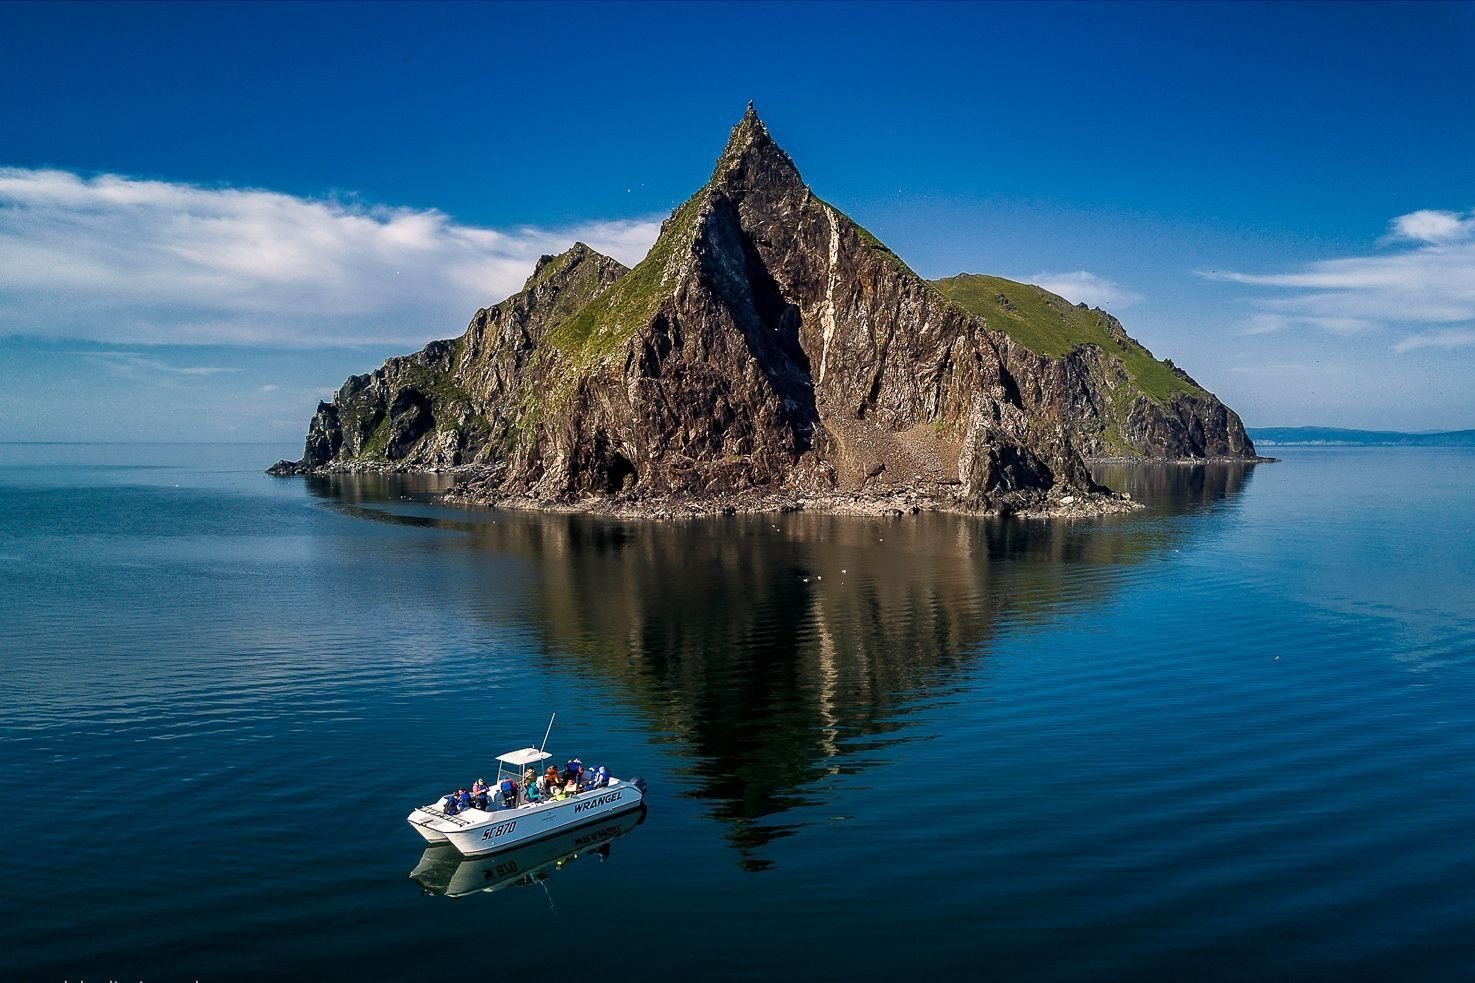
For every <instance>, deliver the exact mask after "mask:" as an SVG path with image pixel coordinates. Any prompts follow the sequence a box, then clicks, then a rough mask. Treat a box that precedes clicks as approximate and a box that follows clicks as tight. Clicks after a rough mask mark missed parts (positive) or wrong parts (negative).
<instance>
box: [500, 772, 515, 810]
mask: <svg viewBox="0 0 1475 983" xmlns="http://www.w3.org/2000/svg"><path fill="white" fill-rule="evenodd" d="M501 788H502V805H503V807H504V808H507V809H513V808H516V807H517V782H515V781H513V780H512V779H510V778H504V779H502V786H501Z"/></svg>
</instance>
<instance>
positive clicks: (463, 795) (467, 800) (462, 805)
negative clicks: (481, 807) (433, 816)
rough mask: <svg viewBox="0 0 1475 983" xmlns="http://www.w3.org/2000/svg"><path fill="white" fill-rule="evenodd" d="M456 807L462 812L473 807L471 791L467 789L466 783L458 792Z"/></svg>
mask: <svg viewBox="0 0 1475 983" xmlns="http://www.w3.org/2000/svg"><path fill="white" fill-rule="evenodd" d="M456 807H457V809H459V810H460V811H462V812H464V811H466V810H467V809H470V808H471V793H470V792H468V791H466V786H465V785H462V786H461V788H460V789H459V790H457V792H456Z"/></svg>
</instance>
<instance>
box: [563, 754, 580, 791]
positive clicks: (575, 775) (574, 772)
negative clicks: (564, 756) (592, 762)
mask: <svg viewBox="0 0 1475 983" xmlns="http://www.w3.org/2000/svg"><path fill="white" fill-rule="evenodd" d="M583 780H584V762H582V761H580V760H579V759H578V758H570V759H569V762H568V764H566V765H564V767H563V782H564V784H565V785H572V786H573V787H574V791H575V792H577V791H578V790H579V786H580V785H582V784H583Z"/></svg>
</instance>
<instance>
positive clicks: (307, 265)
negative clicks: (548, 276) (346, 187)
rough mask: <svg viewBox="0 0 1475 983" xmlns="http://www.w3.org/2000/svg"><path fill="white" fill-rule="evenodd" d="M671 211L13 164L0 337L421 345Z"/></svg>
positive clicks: (643, 245) (634, 236) (628, 250)
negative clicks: (578, 215)
mask: <svg viewBox="0 0 1475 983" xmlns="http://www.w3.org/2000/svg"><path fill="white" fill-rule="evenodd" d="M659 227H660V221H659V219H658V218H641V219H632V220H622V221H607V222H592V223H586V224H583V225H578V226H572V227H569V228H565V229H544V228H535V227H530V226H529V227H519V228H513V229H507V230H498V229H489V228H479V227H475V226H468V225H461V224H459V223H457V222H455V221H454V220H452V219H451V218H450V217H449V216H447V215H445V214H444V213H442V212H439V211H435V210H429V211H425V210H414V209H407V208H391V207H384V206H364V205H360V204H357V203H353V202H345V201H337V200H319V199H307V198H297V197H293V196H291V195H286V194H280V193H277V192H272V191H262V190H254V189H234V188H204V187H197V186H194V185H187V184H174V183H168V182H163V181H143V180H135V179H131V178H127V177H119V176H116V175H102V176H99V177H94V178H85V177H82V176H79V175H77V174H73V173H70V172H67V171H54V170H29V169H21V168H0V333H4V334H8V335H22V334H24V335H34V336H37V337H42V338H77V339H88V340H95V341H103V342H110V343H114V344H171V343H172V344H180V343H185V344H237V345H240V344H245V345H273V346H313V347H316V346H327V345H349V344H372V343H393V344H419V343H421V342H423V341H425V340H426V339H428V338H432V337H443V336H448V335H452V334H455V333H458V332H459V331H460V330H461V328H462V327H463V326H464V325H465V323H466V322H467V320H469V318H470V316H471V314H472V313H473V312H474V311H475V310H476V309H477V308H478V307H481V306H485V305H486V304H489V303H491V302H493V301H495V300H499V299H501V298H502V297H505V296H507V295H508V294H511V293H513V292H514V291H516V290H517V289H518V288H519V287H521V285H522V282H523V280H524V279H526V277H527V275H528V274H529V273H530V272H531V270H532V266H533V263H534V262H536V260H537V257H538V256H539V255H542V254H544V253H554V252H560V251H562V250H564V249H566V248H568V246H569V245H570V244H572V243H573V242H574V241H575V240H583V241H584V242H587V243H588V244H589V245H590V246H593V247H594V248H595V249H598V250H599V251H601V252H604V253H607V254H608V255H611V256H614V257H615V258H616V259H619V260H621V261H622V262H625V263H627V264H633V263H634V262H637V261H638V260H639V259H640V258H641V257H642V256H643V255H644V254H645V252H646V251H647V250H648V249H649V247H650V244H651V243H652V242H653V241H654V240H655V236H656V233H657V232H658V230H659Z"/></svg>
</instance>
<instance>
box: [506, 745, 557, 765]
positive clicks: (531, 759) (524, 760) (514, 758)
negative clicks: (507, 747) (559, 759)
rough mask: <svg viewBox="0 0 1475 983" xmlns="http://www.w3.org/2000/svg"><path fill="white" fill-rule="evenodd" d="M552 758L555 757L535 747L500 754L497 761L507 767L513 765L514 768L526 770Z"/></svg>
mask: <svg viewBox="0 0 1475 983" xmlns="http://www.w3.org/2000/svg"><path fill="white" fill-rule="evenodd" d="M551 757H553V755H552V754H550V753H549V752H547V751H539V750H538V749H537V748H535V747H525V748H523V749H522V750H521V751H508V752H507V753H506V754H499V755H497V760H498V761H500V762H502V763H503V764H505V765H512V766H513V767H514V768H526V767H527V766H528V765H535V764H537V763H538V762H539V761H546V760H547V759H549V758H551Z"/></svg>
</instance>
